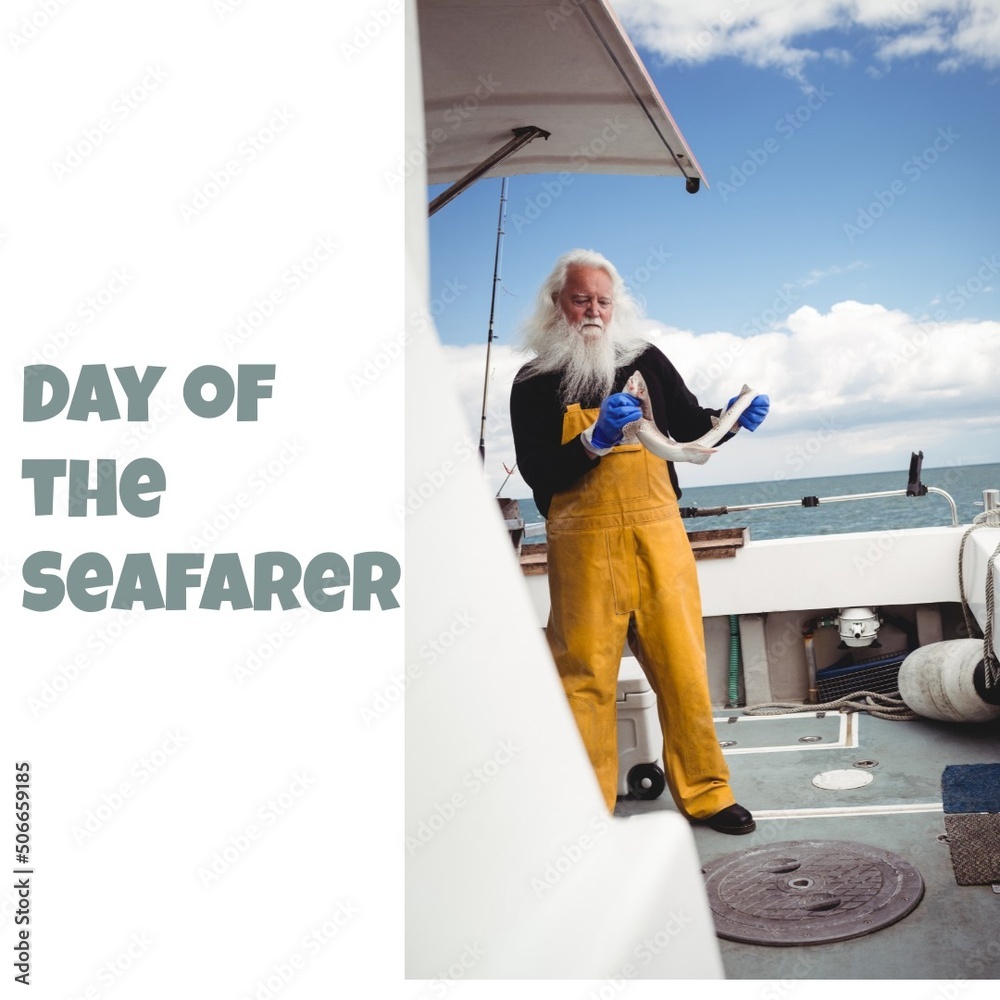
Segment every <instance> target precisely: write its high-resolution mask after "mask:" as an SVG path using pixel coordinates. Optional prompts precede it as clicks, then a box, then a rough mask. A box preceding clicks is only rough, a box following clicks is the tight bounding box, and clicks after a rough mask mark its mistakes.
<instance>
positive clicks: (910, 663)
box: [899, 639, 1000, 722]
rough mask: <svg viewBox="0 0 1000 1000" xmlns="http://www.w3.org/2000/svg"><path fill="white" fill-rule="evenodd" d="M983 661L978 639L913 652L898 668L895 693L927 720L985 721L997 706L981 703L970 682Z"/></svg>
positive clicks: (997, 714) (995, 715)
mask: <svg viewBox="0 0 1000 1000" xmlns="http://www.w3.org/2000/svg"><path fill="white" fill-rule="evenodd" d="M982 658H983V640H982V639H949V640H947V641H945V642H931V643H928V644H927V645H926V646H921V647H920V648H919V649H915V650H914V651H913V652H912V653H910V655H909V656H907V657H906V659H905V660H903V662H902V664H901V665H900V668H899V694H900V696H901V697H902V699H903V701H905V702H906V704H907V705H908V706H909V707H910V708H912V709H913V711H914V712H917V713H918V714H919V715H923V716H924V717H925V718H928V719H938V720H940V721H941V722H989V721H990V719H997V718H1000V705H991V704H990V703H989V702H987V701H984V700H983V698H982V697H981V696H980V694H979V692H978V691H976V686H975V683H974V681H973V675H974V674H975V671H976V667H977V666H978V665H979V662H980V661H981V660H982Z"/></svg>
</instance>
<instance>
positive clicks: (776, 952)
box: [615, 711, 1000, 980]
mask: <svg viewBox="0 0 1000 1000" xmlns="http://www.w3.org/2000/svg"><path fill="white" fill-rule="evenodd" d="M737 714H738V713H737V712H725V711H720V712H718V713H717V718H721V719H722V720H723V721H721V722H719V723H718V724H717V730H718V732H719V738H720V740H735V742H736V746H735V747H733V748H731V749H730V750H729V751H728V752H727V761H728V763H729V766H730V771H731V776H732V786H733V790H734V791H735V793H736V797H737V800H738V801H740V802H741V803H742V804H744V805H745V806H747V807H748V808H749V809H751V810H752V811H753V813H754V815H755V817H756V818H757V821H758V822H757V829H756V830H755V831H754V832H753V833H752V834H748V835H745V836H741V837H733V836H727V835H725V834H720V833H717V832H716V831H714V830H711V829H709V828H706V827H694V833H695V842H696V845H697V849H698V852H699V855H700V857H701V859H702V860H703V861H704V862H708V861H712V860H715V859H716V858H719V857H722V856H723V855H727V854H732V853H734V852H738V851H744V850H748V849H749V848H751V847H759V846H763V845H767V844H774V843H778V842H780V841H788V840H846V841H853V842H858V843H863V844H869V845H872V846H875V847H879V848H882V849H884V850H887V851H892V852H893V853H895V854H898V855H899V856H900V857H902V858H904V859H905V860H906V861H908V862H909V863H910V864H912V865H914V866H915V867H916V868H917V870H918V871H919V872H920V874H921V877H922V878H923V880H924V886H925V891H924V898H923V900H922V901H921V902H920V904H919V905H918V906H917V908H916V909H915V910H913V911H912V912H911V913H910V914H909V915H907V916H906V917H904V918H903V919H902V920H900V921H898V922H897V923H895V924H892V925H890V926H888V927H884V928H882V929H881V930H877V931H875V932H873V933H870V934H867V935H865V936H862V937H858V938H852V939H850V940H847V941H839V942H832V943H828V944H814V945H801V946H793V947H772V946H766V945H753V944H743V943H739V942H733V941H725V940H722V941H720V946H721V951H722V957H723V963H724V965H725V969H726V975H727V977H729V978H732V979H780V980H795V979H935V980H956V979H1000V894H998V893H995V892H994V891H993V889H992V888H991V886H989V885H977V886H960V885H958V883H957V882H956V881H955V877H954V871H953V868H952V864H951V854H950V850H949V847H948V844H947V843H946V842H943V841H942V840H939V837H942V836H943V835H944V832H945V827H944V815H943V812H942V810H941V774H942V772H943V770H944V768H945V767H946V766H947V765H949V764H981V763H997V762H1000V723H990V724H983V725H952V724H946V723H938V722H932V721H930V720H918V721H915V722H897V721H888V720H884V719H877V718H873V717H871V716H869V715H867V714H864V713H858V714H856V715H853V716H850V717H849V719H848V721H849V722H850V726H849V727H845V723H844V721H843V719H842V717H839V716H830V715H828V716H827V717H826V718H820V719H816V718H803V717H796V718H789V717H787V716H786V717H772V718H767V719H760V718H754V719H751V718H749V717H746V716H743V717H741V718H740V719H739V721H737V722H736V723H735V724H731V723H728V722H727V721H725V717H726V716H734V715H737ZM845 728H846V729H847V731H846V733H845ZM817 735H818V736H820V737H821V742H818V743H809V744H799V743H798V738H799V737H801V736H807V737H809V736H817ZM855 741H856V743H857V745H856V746H851V745H838V744H843V743H848V744H850V743H852V742H855ZM779 746H780V747H788V746H792V747H794V748H793V749H786V750H772V749H769V748H771V747H779ZM861 760H874V761H877V764H876V765H875V766H874V767H871V768H867V769H865V770H868V771H870V773H871V774H872V776H873V780H872V781H871V783H870V784H868V785H866V786H864V787H861V788H855V789H848V790H840V791H830V790H824V789H820V788H817V787H815V786H814V785H813V784H812V778H813V777H814V776H815V775H816V774H819V773H820V772H823V771H829V770H842V769H844V770H846V769H853V768H854V765H855V762H856V761H861ZM673 808H674V806H673V802H672V801H671V800H670V796H669V792H667V793H664V795H663V796H661V797H660V798H659V799H657V800H655V801H653V802H635V801H631V800H625V799H621V800H619V802H618V806H617V808H616V810H615V814H616V815H622V816H627V815H633V814H635V813H639V812H645V811H648V810H651V809H673ZM907 810H915V811H907Z"/></svg>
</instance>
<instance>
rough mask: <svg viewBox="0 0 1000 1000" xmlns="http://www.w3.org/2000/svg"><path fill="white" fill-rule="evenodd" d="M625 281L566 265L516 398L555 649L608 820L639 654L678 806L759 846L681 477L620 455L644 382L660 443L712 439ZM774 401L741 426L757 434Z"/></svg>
mask: <svg viewBox="0 0 1000 1000" xmlns="http://www.w3.org/2000/svg"><path fill="white" fill-rule="evenodd" d="M638 318H639V316H638V309H637V307H636V305H635V302H634V300H633V299H632V298H631V297H630V296H629V295H628V293H627V292H626V290H625V286H624V283H623V282H622V279H621V277H620V276H619V274H618V272H617V271H616V270H615V268H614V266H613V265H612V264H611V263H610V262H609V261H608V260H606V259H605V258H604V257H602V256H601V255H600V254H597V253H594V252H593V251H587V250H574V251H571V252H570V253H568V254H566V255H565V256H563V257H562V258H560V260H559V261H558V262H557V264H556V267H555V269H554V270H553V272H552V274H551V275H550V276H549V278H548V280H547V281H546V282H545V284H544V285H543V286H542V289H541V291H540V292H539V297H538V305H537V308H536V311H535V315H534V317H533V319H532V320H531V321H530V322H529V324H528V326H527V329H526V336H525V346H526V347H527V348H529V349H530V350H533V351H534V352H535V357H534V358H533V359H532V360H530V361H529V362H528V363H527V364H526V365H524V367H523V368H522V369H521V370H520V371H519V372H518V374H517V377H516V379H515V381H514V386H513V390H512V392H511V400H510V409H511V423H512V426H513V431H514V445H515V449H516V453H517V461H518V465H519V467H520V470H521V474H522V475H523V476H524V479H525V481H526V482H527V483H528V484H529V485H530V486H531V488H532V491H533V493H534V497H535V502H536V503H537V505H538V509H539V510H540V511H541V513H542V515H543V516H544V517H545V518H546V520H547V535H548V576H549V592H550V596H551V612H550V617H549V623H548V628H547V630H546V634H547V637H548V641H549V646H550V648H551V650H552V655H553V657H554V658H555V662H556V665H557V667H558V669H559V674H560V676H561V677H562V681H563V686H564V688H565V690H566V695H567V698H568V699H569V703H570V706H571V708H572V710H573V714H574V717H575V718H576V722H577V725H578V726H579V729H580V733H581V735H582V737H583V741H584V744H585V745H586V748H587V752H588V753H589V755H590V759H591V762H592V764H593V766H594V770H595V771H596V773H597V778H598V781H599V783H600V786H601V790H602V792H603V793H604V797H605V801H606V802H607V805H608V809H609V810H613V809H614V806H615V798H616V791H617V786H618V749H617V722H616V714H615V692H616V685H617V679H618V667H619V664H620V661H621V654H622V650H623V648H624V645H625V642H626V641H627V642H628V644H629V646H630V648H631V649H632V651H633V652H634V653H635V655H636V657H637V659H638V660H639V662H640V663H641V665H642V668H643V670H644V671H645V673H646V676H647V678H648V679H649V682H650V685H651V687H652V689H653V691H654V692H655V694H656V699H657V706H658V711H659V717H660V723H661V726H662V729H663V736H664V747H663V760H664V763H665V767H666V777H667V784H668V787H669V788H670V792H671V794H672V796H673V798H674V801H675V803H676V804H677V807H678V808H679V809H680V810H681V812H682V813H683V814H684V815H685V816H688V817H689V818H691V819H692V820H697V821H703V822H705V823H707V824H708V825H709V826H711V827H712V828H713V829H716V830H719V831H721V832H723V833H736V834H740V833H749V832H751V831H752V830H753V829H754V828H755V823H754V820H753V817H752V816H751V814H750V813H749V811H748V810H746V809H745V808H744V807H743V806H741V805H738V804H737V803H736V801H735V798H734V796H733V793H732V791H731V789H730V787H729V770H728V768H727V766H726V763H725V760H724V759H723V756H722V751H721V750H720V749H719V743H718V739H717V737H716V734H715V728H714V725H713V722H712V708H711V702H710V699H709V692H708V679H707V671H706V663H705V642H704V634H703V629H702V618H701V598H700V595H699V591H698V577H697V572H696V570H695V565H694V557H693V556H692V553H691V547H690V545H689V543H688V540H687V534H686V532H685V530H684V527H683V525H682V524H681V519H680V513H679V511H678V507H677V498H678V497H679V496H680V489H679V487H678V485H677V477H676V474H675V472H674V468H673V465H672V464H671V463H669V462H665V461H663V460H662V459H659V458H657V457H655V456H654V455H652V454H651V453H650V452H648V451H647V450H646V449H645V448H644V447H643V446H642V445H640V444H620V443H619V442H621V441H622V437H623V428H624V427H625V426H626V425H627V424H629V423H631V422H632V421H634V420H636V419H638V418H639V416H640V410H639V407H638V404H637V401H636V400H635V399H634V398H633V397H632V396H630V395H627V394H626V393H624V392H622V391H621V389H622V387H623V386H624V384H625V382H626V380H627V379H628V377H629V375H631V374H632V372H633V371H636V370H638V371H640V372H641V373H642V375H643V377H644V379H645V381H646V385H647V387H648V390H649V397H650V402H651V405H652V410H653V416H654V419H655V422H656V424H657V426H658V427H659V429H660V430H661V431H662V432H663V433H664V434H669V435H670V436H671V437H673V438H674V439H676V440H678V441H690V440H693V439H694V438H697V437H700V436H701V435H703V434H704V433H706V432H707V431H708V430H710V429H711V427H712V418H713V416H717V415H718V413H719V411H718V410H710V409H705V408H703V407H701V406H699V405H698V401H697V400H696V399H695V397H694V396H693V395H692V394H691V392H690V391H689V390H688V388H687V387H686V386H685V384H684V382H683V381H682V380H681V377H680V375H679V374H678V373H677V370H676V369H675V368H674V366H673V365H672V364H671V363H670V361H669V360H668V359H667V358H666V356H665V355H663V354H662V353H661V352H660V351H659V350H658V349H657V348H655V347H653V346H652V345H651V344H650V343H649V342H648V341H647V340H646V339H645V338H643V337H642V336H641V335H640V334H639V331H638V329H637V326H638V323H637V321H638ZM767 409H768V400H767V397H766V396H758V397H757V398H756V399H755V400H754V401H753V402H752V403H751V405H750V406H749V407H748V408H747V410H745V411H744V413H743V415H742V416H741V418H740V423H741V424H742V426H744V427H746V428H747V429H749V430H754V429H756V427H757V426H758V425H759V424H760V422H761V420H763V419H764V416H765V415H766V413H767Z"/></svg>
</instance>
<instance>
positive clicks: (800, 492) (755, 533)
mask: <svg viewBox="0 0 1000 1000" xmlns="http://www.w3.org/2000/svg"><path fill="white" fill-rule="evenodd" d="M907 478H908V476H907V470H906V469H903V470H902V471H900V470H896V471H892V472H868V473H861V474H855V475H848V476H823V477H818V478H812V479H782V480H774V479H772V480H766V481H764V482H759V483H734V484H732V485H730V486H699V487H687V488H684V489H683V495H682V496H681V500H680V506H681V508H682V510H683V509H685V508H697V509H702V510H704V509H705V508H709V507H734V506H742V505H750V504H761V503H775V502H778V501H793V502H794V503H795V506H792V507H779V508H772V509H770V510H747V511H739V512H734V513H729V514H723V515H721V516H711V517H686V518H685V521H684V523H685V527H686V528H687V529H688V531H700V530H708V529H713V528H733V527H748V528H749V529H750V537H751V538H752V539H765V538H794V537H797V536H799V535H833V534H842V533H844V532H849V531H891V530H899V529H901V528H923V527H930V526H933V525H949V524H951V523H952V521H951V507H950V506H949V504H948V501H947V500H946V499H945V498H944V497H942V496H939V495H937V494H934V493H927V494H926V495H924V496H915V497H908V496H899V497H879V498H872V499H863V500H836V499H834V498H836V497H843V496H855V495H857V494H862V493H882V492H887V491H890V490H905V489H906V488H907ZM920 480H921V482H922V483H923V485H924V486H934V487H936V488H937V489H940V490H944V491H945V492H946V493H948V494H949V495H950V496H951V497H952V498H953V499H954V501H955V506H956V508H957V510H958V520H959V523H960V524H969V523H971V522H972V519H973V518H974V517H975V516H976V514H978V513H981V512H982V509H983V507H982V503H983V490H990V489H1000V463H994V464H991V465H956V466H952V467H948V468H939V469H924V470H923V471H922V472H921V475H920ZM681 485H682V486H683V479H682V482H681ZM805 497H817V498H818V499H819V501H820V502H819V504H818V505H816V506H804V505H802V503H801V501H802V499H803V498H805ZM519 505H520V508H521V517H522V518H523V519H524V521H525V523H526V524H528V525H532V524H536V525H538V527H536V528H532V529H530V530H529V532H528V534H527V537H526V538H525V541H526V542H539V541H544V538H545V532H544V523H543V521H542V518H541V516H540V514H539V513H538V508H537V507H536V506H535V504H534V501H533V500H531V499H530V498H528V499H523V500H520V501H519Z"/></svg>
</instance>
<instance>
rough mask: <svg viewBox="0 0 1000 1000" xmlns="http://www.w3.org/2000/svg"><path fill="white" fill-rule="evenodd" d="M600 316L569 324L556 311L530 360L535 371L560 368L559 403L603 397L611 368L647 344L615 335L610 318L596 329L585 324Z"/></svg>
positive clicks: (607, 391)
mask: <svg viewBox="0 0 1000 1000" xmlns="http://www.w3.org/2000/svg"><path fill="white" fill-rule="evenodd" d="M600 322H601V321H600V320H599V319H597V320H586V321H585V323H580V324H577V325H573V324H571V323H570V322H569V321H568V320H567V319H566V317H565V316H562V315H560V317H559V319H558V320H557V321H556V323H555V325H554V326H552V327H551V328H550V329H549V332H548V336H547V343H546V345H545V349H544V351H542V352H541V353H540V354H539V355H538V356H537V357H536V358H534V359H533V361H532V362H531V365H530V367H531V369H532V370H533V371H535V372H542V371H546V372H552V371H561V372H562V380H561V382H560V384H559V395H560V398H561V400H562V402H563V404H564V405H565V404H569V403H579V402H583V403H584V404H585V405H587V404H589V405H592V404H593V403H595V402H598V401H600V400H602V399H604V398H605V397H606V396H608V395H609V394H610V393H611V390H612V388H613V387H614V379H615V371H616V370H617V368H619V367H620V366H621V365H624V364H627V363H628V362H629V361H631V360H633V359H634V358H635V357H637V356H638V355H639V354H641V353H642V351H643V350H644V349H645V348H646V347H647V346H648V343H647V342H646V340H645V339H642V338H638V337H627V338H621V339H619V338H618V337H616V335H615V334H616V330H615V326H614V320H612V322H611V323H609V324H608V326H607V327H605V328H603V329H601V330H600V331H598V330H596V329H593V328H588V327H586V324H589V323H598V324H600Z"/></svg>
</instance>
